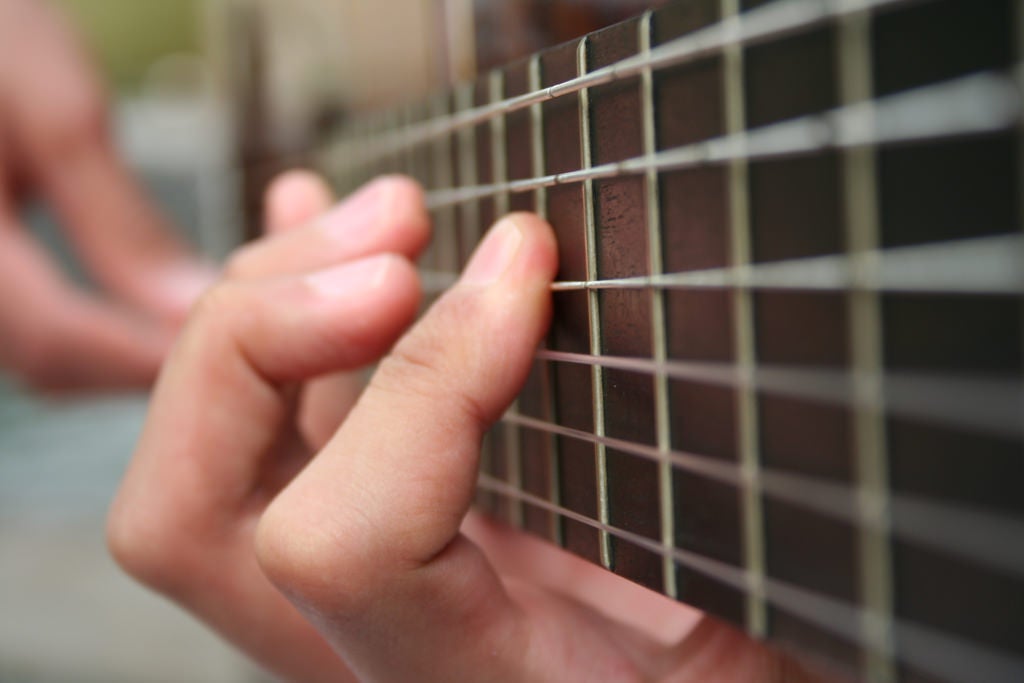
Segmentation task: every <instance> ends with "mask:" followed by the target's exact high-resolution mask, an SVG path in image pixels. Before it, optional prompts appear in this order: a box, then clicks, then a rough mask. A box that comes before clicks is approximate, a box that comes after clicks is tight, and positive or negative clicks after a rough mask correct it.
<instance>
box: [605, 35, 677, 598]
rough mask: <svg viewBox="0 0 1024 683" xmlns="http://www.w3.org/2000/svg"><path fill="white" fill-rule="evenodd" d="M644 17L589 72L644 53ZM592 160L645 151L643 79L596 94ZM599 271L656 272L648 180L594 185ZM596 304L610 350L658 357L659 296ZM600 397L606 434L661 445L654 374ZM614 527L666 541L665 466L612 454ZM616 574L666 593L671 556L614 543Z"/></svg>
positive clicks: (609, 486) (631, 294)
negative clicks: (655, 318) (655, 311)
mask: <svg viewBox="0 0 1024 683" xmlns="http://www.w3.org/2000/svg"><path fill="white" fill-rule="evenodd" d="M640 27H641V22H640V20H639V19H634V20H631V21H627V22H624V23H621V24H617V25H616V26H613V27H610V28H608V29H605V30H603V31H599V32H598V33H596V34H593V35H592V36H591V37H590V40H589V41H588V45H587V66H588V69H590V70H593V69H600V68H602V67H604V66H605V65H607V64H610V63H614V62H616V61H619V60H621V59H623V58H627V57H630V56H633V55H636V54H637V53H638V51H639V50H640V44H639V37H640V36H639V33H640ZM586 92H587V97H588V101H589V112H590V131H591V134H590V149H591V154H592V159H591V162H592V163H594V164H602V163H609V162H615V161H619V160H621V159H624V158H629V157H633V156H638V155H641V154H643V153H644V129H643V103H642V97H643V90H642V79H641V78H640V77H636V78H632V79H624V80H618V81H616V82H615V83H611V84H608V85H602V86H599V87H595V88H590V89H588V90H587V91H586ZM592 192H593V204H594V206H593V217H594V235H595V245H596V248H595V249H594V258H595V259H596V265H595V267H594V271H595V272H596V273H597V275H598V276H599V277H616V276H630V275H634V274H639V275H646V274H648V273H650V268H651V266H650V247H649V239H648V220H649V217H648V215H647V203H648V198H647V197H646V194H645V193H646V179H645V177H644V176H642V175H641V176H629V177H619V178H607V179H594V180H593V183H592ZM595 295H596V296H595V303H596V306H597V309H596V310H597V312H598V319H599V321H600V330H601V349H602V352H603V353H606V354H615V355H618V354H622V355H642V356H651V354H652V353H653V352H654V348H653V345H654V340H653V328H652V322H651V319H652V312H651V302H652V297H651V292H647V291H636V290H632V291H631V290H598V291H595ZM601 381H602V384H601V386H600V398H601V401H602V404H603V411H602V413H603V415H604V422H603V426H604V432H603V433H604V434H606V435H608V436H611V437H619V438H628V439H631V440H634V441H644V442H645V443H650V444H654V443H656V441H657V426H656V419H657V418H656V414H655V412H656V406H655V386H654V381H653V378H652V377H650V376H649V375H643V374H637V373H632V372H628V371H627V372H623V371H620V370H617V369H612V368H602V376H601ZM605 468H606V470H605V471H606V477H605V479H606V491H607V500H608V522H609V523H610V524H612V525H615V526H619V527H622V528H625V529H627V530H630V531H633V532H635V533H640V534H643V535H646V536H649V537H658V536H660V535H661V505H660V503H659V492H660V486H661V483H660V481H659V469H658V466H657V464H655V463H649V462H640V461H637V460H636V458H632V457H630V456H629V455H628V454H623V453H618V452H616V451H615V450H614V449H606V450H605ZM609 541H610V542H609V550H610V553H611V562H612V566H613V567H614V569H615V571H616V572H617V573H619V574H621V575H623V576H626V577H627V578H630V579H632V580H634V581H636V582H637V583H640V584H642V585H646V586H649V587H651V588H654V589H656V590H662V589H663V588H664V584H665V579H664V573H663V566H662V565H663V558H662V557H661V556H656V555H652V554H651V553H649V552H647V551H641V550H639V549H637V548H635V547H633V546H629V545H626V546H622V545H618V544H616V543H615V541H614V539H609Z"/></svg>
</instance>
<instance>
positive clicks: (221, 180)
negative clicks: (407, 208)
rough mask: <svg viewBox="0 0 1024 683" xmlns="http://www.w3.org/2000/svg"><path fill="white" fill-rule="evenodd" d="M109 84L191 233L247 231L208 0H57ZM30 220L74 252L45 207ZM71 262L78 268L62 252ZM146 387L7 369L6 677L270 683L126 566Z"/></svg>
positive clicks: (0, 386) (3, 501)
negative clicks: (44, 388)
mask: <svg viewBox="0 0 1024 683" xmlns="http://www.w3.org/2000/svg"><path fill="white" fill-rule="evenodd" d="M56 4H58V5H59V6H62V7H63V8H64V9H65V10H66V11H67V13H68V14H70V15H71V17H72V18H73V20H74V22H75V23H76V24H77V26H78V27H79V28H80V30H81V32H82V33H83V34H84V36H85V37H86V40H87V41H88V43H89V45H90V47H91V48H92V50H93V52H94V54H95V56H96V58H97V60H98V62H99V64H100V66H101V68H102V70H103V71H104V73H105V74H106V76H107V77H108V79H109V81H110V84H111V97H112V98H113V102H114V108H115V111H116V131H117V138H118V140H119V144H120V147H121V148H122V150H123V151H124V154H125V155H126V156H127V158H128V159H129V160H130V163H131V164H132V166H133V167H134V168H135V169H136V170H137V171H138V173H139V174H140V175H141V176H142V177H143V179H144V181H145V182H146V184H147V185H148V186H149V187H150V188H151V190H152V193H153V194H154V196H155V199H156V200H157V201H158V202H159V203H160V204H161V205H162V206H163V207H164V208H165V209H166V210H167V211H168V212H169V213H170V214H171V215H172V216H173V217H174V218H175V220H176V222H177V224H178V225H179V226H180V227H181V229H182V230H183V231H184V233H185V234H186V235H187V236H188V237H189V239H190V240H191V241H192V242H193V243H194V244H196V245H198V246H199V247H201V248H202V249H203V250H204V251H205V252H207V253H208V254H210V255H212V256H214V257H220V256H222V255H223V254H225V253H226V252H227V251H229V250H230V248H231V246H232V245H233V244H235V243H236V242H237V241H238V240H239V239H240V236H241V221H240V214H239V212H238V208H237V207H238V205H239V203H238V200H237V194H238V191H237V185H238V178H237V172H236V171H235V170H234V169H233V167H234V166H235V164H234V162H233V158H232V157H233V154H234V151H233V150H234V148H235V143H234V136H233V133H232V131H231V129H232V122H231V115H230V108H229V107H228V104H227V102H228V98H227V91H226V90H225V89H224V87H223V82H222V81H218V79H219V78H220V76H218V73H219V71H218V69H219V67H218V66H217V63H216V59H217V58H216V57H215V51H214V50H212V49H211V45H212V44H213V42H214V41H213V33H212V32H213V31H214V30H216V27H217V26H218V24H217V23H216V22H215V20H214V18H215V16H216V15H217V14H218V12H222V11H223V9H224V8H223V7H217V6H216V5H217V4H218V3H213V2H203V1H202V0H57V2H56ZM27 212H28V216H27V218H28V221H29V222H30V223H31V224H32V227H33V229H34V230H35V231H36V232H38V233H39V235H40V236H41V237H42V238H43V239H44V240H46V241H47V242H48V243H50V245H51V246H52V247H53V248H54V249H55V250H57V251H59V252H63V253H66V251H67V250H66V249H65V248H64V245H63V244H62V241H61V239H60V234H59V231H58V230H57V229H56V226H55V224H54V221H53V220H52V218H51V217H50V215H49V213H48V212H47V211H46V210H45V208H43V207H29V208H28V210H27ZM68 268H69V270H72V271H73V272H76V269H75V267H74V264H72V263H70V262H68ZM145 408H146V405H145V398H144V397H143V396H107V397H99V398H97V397H88V398H82V399H78V400H75V399H62V400H56V399H44V398H40V397H35V396H31V395H29V394H27V393H25V392H23V391H22V390H21V389H20V388H19V387H17V386H16V385H15V384H14V382H13V381H12V380H10V379H8V378H6V377H3V376H0V681H2V682H3V683H14V682H24V683H36V682H39V683H43V682H46V683H63V682H68V683H70V682H72V681H74V682H84V683H91V682H93V681H95V682H97V683H99V682H100V681H103V682H109V683H118V682H121V681H124V682H128V681H155V682H156V681H168V682H170V681H225V682H228V683H231V682H239V683H241V682H256V681H265V680H268V679H267V678H266V677H265V676H264V675H263V674H261V673H260V672H258V671H257V670H256V669H255V668H254V667H253V666H252V665H250V664H248V663H247V662H246V661H245V660H244V659H243V658H241V657H240V656H238V655H236V654H235V653H234V652H233V651H232V650H231V649H230V648H229V647H228V646H226V645H224V644H222V643H221V642H220V641H219V640H218V639H217V638H216V637H215V636H213V635H212V634H211V633H209V632H208V631H206V630H205V629H204V628H203V627H202V626H200V625H198V623H197V622H195V621H193V620H192V619H191V618H190V617H188V616H187V615H186V614H184V613H182V612H180V611H179V610H178V609H177V608H175V607H173V606H172V605H171V604H170V603H168V602H165V601H164V600H162V599H161V598H159V597H156V596H155V595H153V594H151V593H148V592H147V591H145V590H144V589H142V588H141V587H138V586H136V585H135V584H133V583H132V582H131V581H130V580H129V579H127V578H126V577H125V576H123V575H122V574H121V573H120V571H119V570H118V569H117V568H116V567H115V566H114V564H113V562H112V561H111V560H110V559H109V558H108V556H107V553H106V550H105V545H104V538H103V526H104V517H105V514H106V507H107V504H108V501H109V500H110V498H111V496H112V494H113V492H114V490H115V488H116V486H117V483H118V481H119V479H120V476H121V473H122V470H123V468H124V466H125V463H126V462H127V460H128V458H129V457H130V455H131V452H132V449H133V444H134V441H135V438H136V436H137V434H138V432H139V428H140V425H141V422H142V418H143V416H144V413H145Z"/></svg>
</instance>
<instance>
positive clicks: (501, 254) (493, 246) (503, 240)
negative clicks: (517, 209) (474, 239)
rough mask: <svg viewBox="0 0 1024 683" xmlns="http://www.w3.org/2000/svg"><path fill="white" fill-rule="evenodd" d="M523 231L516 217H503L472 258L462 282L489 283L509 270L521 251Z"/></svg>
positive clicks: (468, 283) (470, 283)
mask: <svg viewBox="0 0 1024 683" xmlns="http://www.w3.org/2000/svg"><path fill="white" fill-rule="evenodd" d="M522 242H523V233H522V231H521V230H520V229H519V225H518V224H517V223H516V221H515V219H514V218H511V217H509V218H503V219H502V220H501V221H499V222H498V224H497V225H495V226H494V227H493V228H491V231H490V233H488V234H487V237H485V238H484V241H483V242H482V243H481V244H480V246H479V247H477V250H476V253H475V254H473V258H472V259H470V261H469V265H468V266H466V271H465V272H464V273H463V274H462V282H463V284H467V285H475V286H483V285H489V284H491V283H493V282H495V281H496V280H498V278H500V277H501V276H502V275H504V273H505V271H506V270H508V267H509V266H510V265H512V262H513V261H515V258H516V254H518V253H519V246H520V245H521V244H522Z"/></svg>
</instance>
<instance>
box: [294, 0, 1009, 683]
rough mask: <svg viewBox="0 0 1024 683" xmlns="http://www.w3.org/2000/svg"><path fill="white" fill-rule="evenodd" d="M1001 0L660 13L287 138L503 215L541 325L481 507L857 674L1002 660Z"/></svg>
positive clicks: (482, 487) (478, 212)
mask: <svg viewBox="0 0 1024 683" xmlns="http://www.w3.org/2000/svg"><path fill="white" fill-rule="evenodd" d="M1022 47H1024V3H1022V2H1020V1H1019V0H987V1H986V2H979V1H978V0H774V1H771V2H764V1H758V0H742V1H740V0H676V1H674V2H669V3H666V4H665V5H664V6H663V7H659V8H657V9H653V10H650V11H647V12H646V13H644V14H642V15H641V16H639V17H636V18H634V19H630V20H627V21H625V22H623V23H619V24H616V25H613V26H611V27H608V28H605V29H603V30H600V31H598V32H596V33H592V34H589V35H587V36H585V37H583V38H579V39H575V40H572V41H570V42H567V43H563V44H561V45H559V46H556V47H553V48H550V49H547V50H544V51H542V52H539V53H537V54H534V55H533V56H530V57H527V58H525V59H521V60H519V61H517V62H514V63H512V64H511V65H510V66H505V67H501V68H497V69H494V70H490V71H486V72H484V73H483V74H482V75H481V76H480V77H479V78H477V79H476V80H474V81H470V82H466V83H463V84H462V85H459V86H457V87H455V88H454V89H453V90H451V91H446V92H441V93H439V94H437V95H435V96H433V97H430V98H429V99H428V100H426V101H425V102H423V103H419V104H415V105H409V106H403V107H398V108H392V109H389V110H387V111H386V112H383V113H382V112H375V113H373V114H372V115H368V116H363V117H359V116H356V117H352V118H350V119H348V120H347V121H345V122H344V123H343V125H341V126H340V128H339V129H337V130H335V131H334V132H333V133H332V135H331V136H330V138H329V139H327V140H320V141H318V142H317V144H316V145H315V146H314V149H315V158H316V159H317V161H318V162H319V165H320V166H321V168H323V169H324V170H325V172H326V173H327V174H328V176H329V177H330V178H331V180H332V181H333V182H334V183H335V184H336V185H337V187H338V189H339V191H341V192H345V191H347V190H350V189H354V188H355V187H357V186H358V185H360V184H362V183H363V182H365V181H366V180H368V179H369V178H371V177H373V176H375V175H377V174H380V173H384V172H396V171H399V172H404V173H408V174H410V175H412V176H414V177H416V178H418V179H419V180H420V181H421V182H422V183H423V184H424V186H425V188H426V189H427V196H428V203H429V206H430V208H431V211H432V212H433V216H434V222H435V238H434V243H433V245H432V247H431V249H430V251H429V253H428V254H427V255H426V256H425V258H424V260H423V267H424V281H425V282H426V283H427V285H428V289H430V290H431V291H432V292H433V293H434V294H435V295H436V294H437V293H438V292H440V291H441V290H443V288H444V287H445V286H446V285H447V284H449V283H450V282H451V281H453V279H454V274H455V273H457V272H458V270H459V269H460V268H461V266H463V265H464V264H465V262H466V260H467V257H468V255H469V253H470V252H471V251H472V249H473V246H474V245H475V244H476V242H477V241H478V240H479V238H480V236H481V234H482V231H483V229H484V227H485V226H487V225H489V224H490V223H491V222H492V221H493V220H494V219H495V218H496V217H497V216H498V215H500V214H502V213H504V212H506V211H509V210H526V211H535V212H537V213H539V214H541V215H543V216H545V217H546V218H547V219H548V220H549V221H550V222H551V223H552V225H553V226H554V228H555V231H556V233H557V235H558V238H559V242H560V252H561V256H560V258H561V269H560V273H559V276H558V278H557V281H556V283H555V285H554V292H553V297H554V302H555V318H554V323H553V327H552V331H551V334H550V337H549V338H548V340H547V343H546V344H545V345H544V347H543V348H542V349H540V350H539V351H538V353H537V357H536V362H535V365H534V368H533V371H532V373H531V375H530V378H529V380H528V383H527V386H526V388H525V389H524V391H523V393H522V394H521V396H520V397H519V399H518V401H517V403H516V405H515V406H514V407H513V409H512V410H510V411H509V412H508V414H506V415H505V417H504V419H503V420H502V422H501V424H500V425H498V426H497V427H496V428H495V429H494V431H493V432H492V433H491V434H490V435H489V437H488V440H487V442H486V444H485V450H484V456H483V464H482V468H481V474H480V481H479V496H478V503H479V505H480V506H481V507H482V508H483V509H486V510H488V511H490V512H491V513H492V514H494V515H496V516H498V517H501V518H503V519H504V520H506V521H508V522H510V523H512V524H515V525H517V526H520V527H522V528H524V529H526V530H528V531H530V532H532V533H534V534H537V535H539V536H541V537H543V538H545V539H547V540H549V541H551V542H552V543H556V544H558V545H560V546H562V547H564V548H567V549H569V550H570V551H572V552H574V553H576V554H578V555H580V556H582V557H584V558H586V559H589V560H590V561H592V562H594V563H597V564H600V565H601V566H603V567H605V568H607V569H609V570H611V571H613V572H616V573H617V574H620V575H622V576H624V577H626V578H628V579H631V580H633V581H636V582H638V583H640V584H642V585H645V586H647V587H649V588H652V589H654V590H656V591H659V592H662V593H664V594H665V595H668V596H670V597H673V598H676V599H678V600H681V601H684V602H686V603H688V604H691V605H694V606H696V607H699V608H701V609H703V610H707V611H708V612H710V613H712V614H715V615H717V616H719V617H721V618H723V619H727V620H729V621H731V622H733V623H734V624H736V625H737V626H739V627H741V628H743V629H744V630H745V631H746V632H748V633H749V634H751V635H753V636H755V637H757V638H761V639H765V640H768V641H769V642H772V643H775V644H778V645H780V646H782V647H786V648H790V649H793V650H795V651H797V652H799V653H803V654H804V655H805V656H811V657H817V658H822V659H824V660H826V661H828V662H829V663H831V664H832V665H834V666H837V667H839V668H840V669H842V670H844V671H846V672H848V673H850V674H851V675H853V676H855V677H857V678H860V679H864V680H871V681H905V682H911V681H913V682H917V681H963V682H965V683H966V682H973V681H1019V680H1024V496H1021V495H1020V494H1019V492H1018V489H1019V482H1020V481H1022V480H1024V448H1022V443H1024V322H1022V320H1024V299H1022V294H1024V235H1022V234H1021V230H1022V215H1024V199H1022V196H1021V184H1022V178H1021V169H1022V166H1021V120H1022V119H1021V86H1022V82H1024V81H1022V77H1021V73H1022V71H1021V66H1020V59H1021V51H1022Z"/></svg>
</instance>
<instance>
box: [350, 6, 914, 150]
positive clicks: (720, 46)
mask: <svg viewBox="0 0 1024 683" xmlns="http://www.w3.org/2000/svg"><path fill="white" fill-rule="evenodd" d="M917 2H921V0H780V1H779V2H775V3H772V4H769V5H764V6H762V7H759V8H756V9H753V10H750V11H748V12H744V13H742V14H735V15H730V16H727V17H725V18H724V19H723V20H722V21H721V22H719V23H718V24H714V25H712V26H709V27H707V28H704V29H701V30H699V31H695V32H693V33H690V34H688V35H685V36H682V37H680V38H677V39H675V40H673V41H670V42H667V43H665V44H664V45H660V46H658V47H657V48H656V49H653V50H651V52H650V54H648V55H637V56H634V57H629V58H626V59H623V60H621V61H619V62H617V63H615V64H611V65H609V66H607V67H603V68H601V69H597V70H595V71H593V72H590V73H587V74H581V75H580V76H578V77H577V78H574V79H570V80H568V81H566V82H564V83H559V84H556V85H553V86H549V87H547V88H543V89H540V90H537V91H534V92H531V93H527V94H525V95H520V96H518V97H512V98H509V99H506V100H504V101H501V102H495V103H491V104H488V105H484V106H480V107H475V108H472V109H467V110H461V111H459V112H458V113H456V114H453V115H451V116H448V117H443V118H439V119H434V120H431V121H424V122H422V123H420V124H417V125H415V126H409V127H406V128H404V129H401V130H392V131H391V132H389V133H386V134H384V135H382V136H381V137H380V138H378V139H377V140H375V141H372V142H369V143H365V142H357V141H354V140H349V139H347V138H346V139H343V140H340V141H339V142H338V143H336V144H335V145H332V146H331V147H332V151H331V152H330V153H331V154H337V155H339V156H341V157H342V158H345V159H347V160H348V162H349V163H351V164H352V165H360V164H364V163H371V162H373V161H375V160H376V159H378V158H380V157H382V156H388V155H389V154H392V153H394V152H395V151H397V150H401V149H404V148H407V147H410V146H416V145H420V144H423V143H425V142H427V141H429V140H431V139H432V138H435V137H438V136H443V135H448V134H451V133H452V132H454V131H456V130H459V129H461V128H466V127H470V126H474V125H477V124H480V123H483V122H485V121H487V120H488V119H490V118H492V117H494V116H497V115H500V114H507V113H510V112H513V111H518V110H520V109H524V108H526V107H529V106H531V105H533V104H536V103H538V102H544V101H547V100H551V99H555V98H558V97H562V96H565V95H571V94H573V93H578V92H579V91H581V90H583V89H584V88H590V87H595V86H598V85H604V84H606V83H611V82H612V81H615V80H618V79H622V78H629V77H632V76H637V75H639V74H640V73H641V72H642V71H643V70H644V69H645V68H651V69H662V68H666V67H669V66H674V65H676V64H681V63H684V62H688V61H692V60H695V59H699V58H701V57H704V56H706V55H709V54H714V53H717V52H720V51H722V50H724V49H726V48H731V47H735V48H742V47H749V46H751V45H755V44H758V43H761V42H764V41H768V40H771V39H774V38H780V37H783V36H786V35H790V34H793V33H798V32H802V31H808V30H811V29H813V28H815V27H817V26H820V25H822V24H826V23H829V22H831V21H835V20H837V19H840V18H842V17H844V16H846V15H847V14H849V13H851V12H861V11H865V10H872V9H881V8H886V7H898V6H900V5H908V4H912V3H917Z"/></svg>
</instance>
